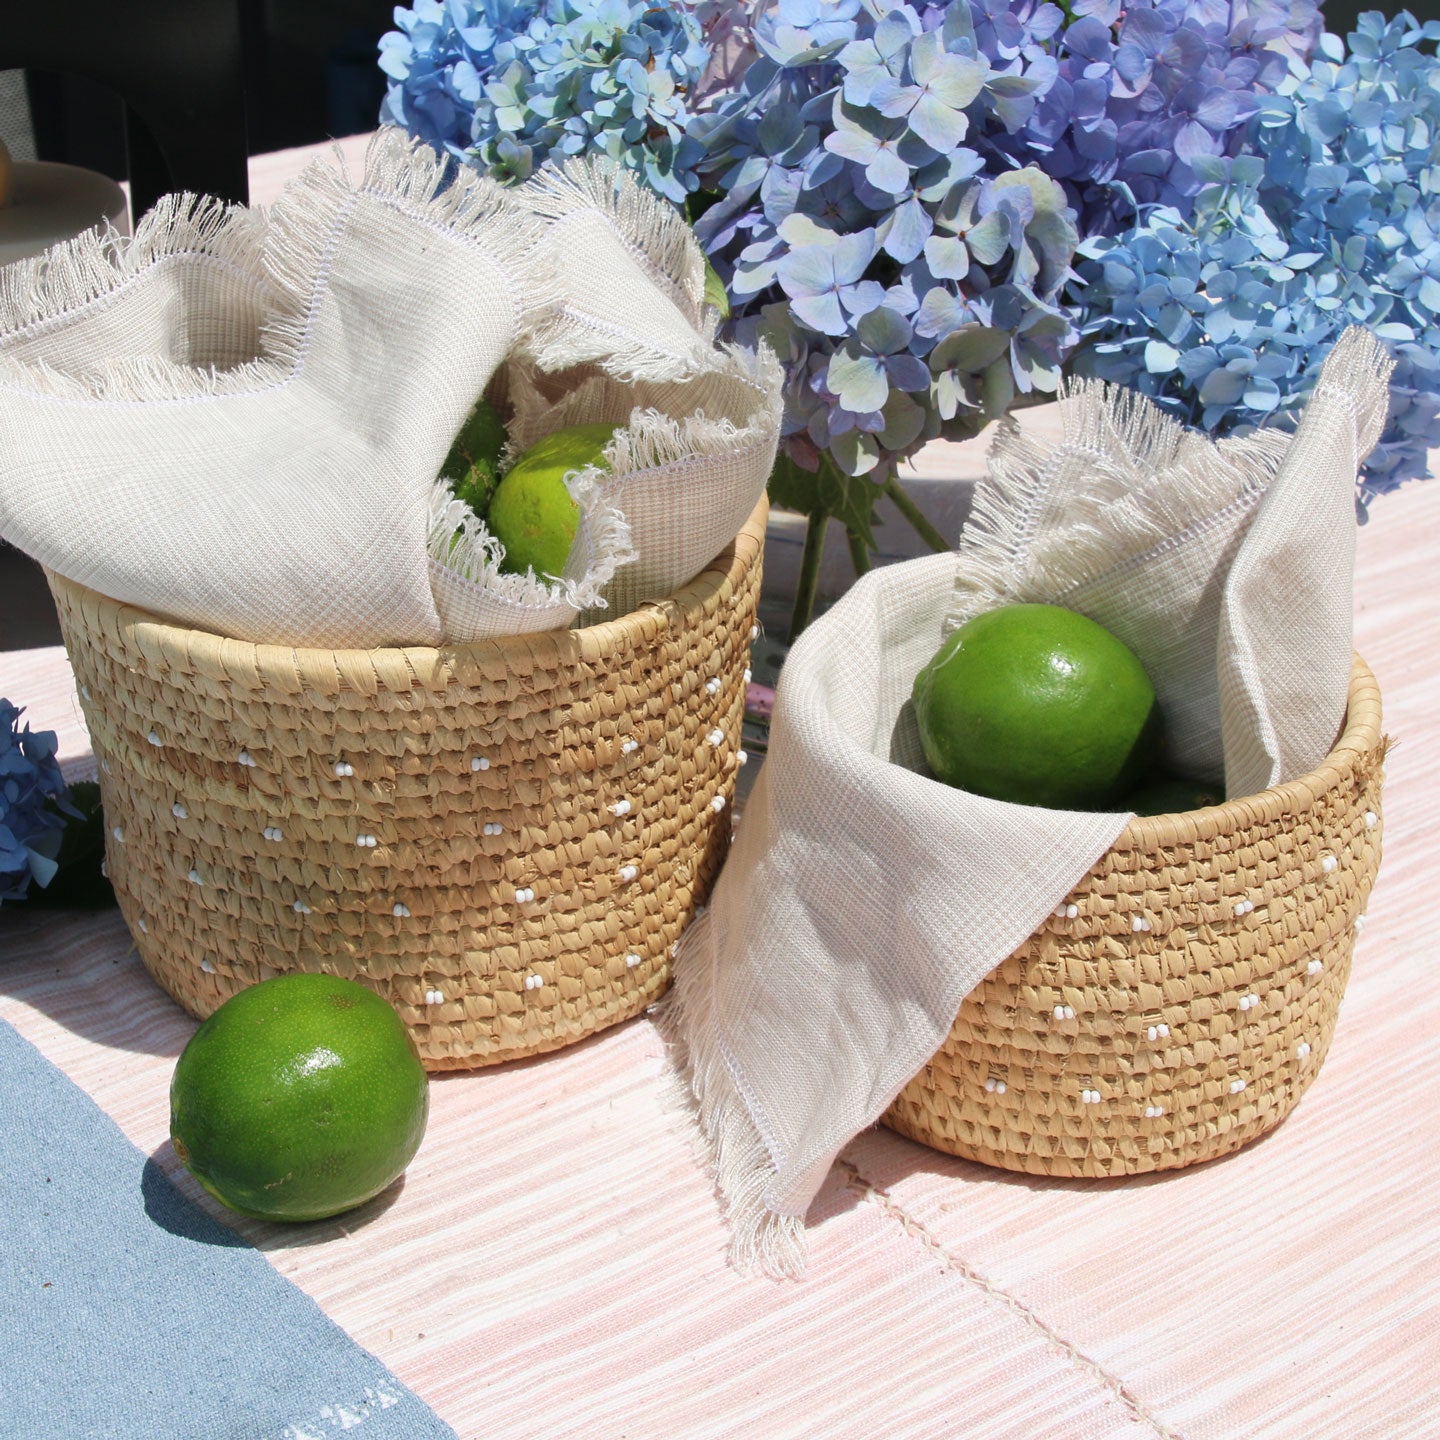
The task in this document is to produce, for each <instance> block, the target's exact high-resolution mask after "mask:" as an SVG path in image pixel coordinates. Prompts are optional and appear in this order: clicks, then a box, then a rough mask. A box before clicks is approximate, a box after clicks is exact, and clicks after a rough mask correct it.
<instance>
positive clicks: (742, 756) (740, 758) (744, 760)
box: [735, 750, 750, 765]
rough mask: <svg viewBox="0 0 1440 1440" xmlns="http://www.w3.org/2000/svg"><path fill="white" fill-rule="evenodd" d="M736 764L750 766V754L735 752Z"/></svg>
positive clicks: (740, 751)
mask: <svg viewBox="0 0 1440 1440" xmlns="http://www.w3.org/2000/svg"><path fill="white" fill-rule="evenodd" d="M735 763H736V764H737V765H748V764H749V763H750V755H749V753H748V752H747V751H745V750H737V751H736V752H735Z"/></svg>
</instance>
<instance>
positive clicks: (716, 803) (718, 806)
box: [710, 795, 725, 815]
mask: <svg viewBox="0 0 1440 1440" xmlns="http://www.w3.org/2000/svg"><path fill="white" fill-rule="evenodd" d="M710 808H711V809H712V810H713V811H714V812H715V813H716V814H717V815H718V814H719V813H720V812H721V811H722V810H723V809H724V808H725V797H724V796H723V795H717V796H716V797H715V798H714V799H713V800H712V801H711V802H710Z"/></svg>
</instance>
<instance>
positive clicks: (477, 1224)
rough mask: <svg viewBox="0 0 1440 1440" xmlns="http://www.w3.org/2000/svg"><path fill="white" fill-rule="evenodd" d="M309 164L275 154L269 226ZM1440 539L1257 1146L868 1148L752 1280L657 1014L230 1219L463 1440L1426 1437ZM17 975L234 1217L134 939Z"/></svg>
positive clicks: (1436, 1176)
mask: <svg viewBox="0 0 1440 1440" xmlns="http://www.w3.org/2000/svg"><path fill="white" fill-rule="evenodd" d="M347 144H348V145H349V148H350V149H351V151H352V152H353V151H354V150H355V148H356V146H355V145H354V143H353V142H347ZM303 158H304V157H303V156H298V157H297V156H295V155H293V154H292V155H287V156H276V157H268V158H267V159H266V160H265V161H262V162H259V163H257V173H256V184H255V189H256V192H257V198H261V199H263V198H265V196H264V194H263V193H262V184H261V181H262V180H263V181H264V182H265V183H266V184H278V183H279V182H280V181H281V180H283V178H284V176H285V175H286V174H288V173H292V172H293V170H294V169H295V168H296V166H297V161H298V160H300V159H303ZM1033 423H1040V424H1043V423H1044V419H1043V416H1039V417H1037V418H1036V420H1035V421H1034V422H1033ZM980 455H981V447H979V446H977V445H975V444H971V445H969V446H953V447H946V446H932V447H930V448H929V449H928V450H927V451H926V453H925V455H924V456H923V457H921V463H922V465H923V467H924V470H925V472H926V473H928V474H939V473H945V472H947V471H948V472H951V473H955V474H964V473H973V467H975V466H976V465H977V464H978V463H980V459H979V457H980ZM1437 458H1440V457H1437ZM1437 533H1440V482H1430V483H1427V484H1422V485H1417V486H1414V487H1412V488H1411V489H1410V490H1408V491H1406V492H1402V493H1401V494H1400V495H1399V496H1396V497H1392V498H1390V499H1386V500H1382V501H1380V502H1379V503H1378V504H1377V505H1376V506H1375V507H1374V519H1373V520H1372V522H1371V523H1370V524H1369V525H1368V526H1367V527H1366V528H1365V529H1364V530H1363V531H1362V532H1361V537H1360V568H1359V574H1358V577H1357V620H1356V628H1357V647H1358V648H1359V649H1360V650H1361V652H1362V653H1363V654H1364V655H1365V657H1366V659H1367V660H1368V661H1369V663H1370V665H1371V667H1372V668H1373V669H1374V671H1375V673H1376V675H1377V677H1378V679H1379V681H1380V685H1381V689H1382V692H1383V693H1384V697H1385V706H1386V728H1387V730H1388V731H1389V732H1390V733H1391V734H1392V735H1393V736H1395V737H1396V739H1397V742H1398V743H1397V744H1396V745H1395V747H1394V749H1393V750H1392V752H1391V757H1390V760H1389V763H1388V767H1387V768H1388V773H1389V783H1388V788H1387V797H1386V857H1385V862H1384V866H1383V869H1382V872H1381V879H1380V883H1379V885H1378V887H1377V889H1376V892H1375V895H1374V899H1373V902H1372V905H1371V909H1370V915H1369V924H1368V926H1367V928H1366V930H1365V933H1364V936H1363V938H1362V940H1361V943H1360V946H1359V948H1358V950H1357V955H1356V961H1355V967H1354V973H1353V976H1352V979H1351V982H1350V987H1349V991H1348V993H1347V997H1346V1000H1345V1004H1344V1006H1343V1008H1342V1011H1341V1016H1340V1023H1339V1028H1338V1031H1337V1034H1336V1037H1335V1041H1334V1044H1333V1046H1332V1048H1331V1051H1330V1054H1329V1057H1328V1059H1327V1061H1326V1064H1325V1067H1324V1070H1323V1071H1322V1073H1321V1074H1320V1076H1319V1077H1318V1078H1317V1080H1316V1081H1315V1083H1314V1085H1313V1087H1312V1088H1311V1090H1310V1091H1309V1093H1308V1094H1307V1096H1306V1097H1305V1099H1304V1100H1303V1101H1302V1103H1301V1104H1300V1106H1299V1108H1298V1109H1297V1110H1296V1112H1295V1114H1294V1115H1293V1116H1292V1117H1291V1118H1290V1119H1289V1120H1288V1121H1287V1122H1286V1123H1285V1124H1284V1125H1282V1126H1281V1127H1280V1128H1279V1129H1278V1130H1277V1131H1276V1132H1274V1133H1273V1134H1272V1135H1271V1136H1269V1137H1267V1138H1266V1139H1264V1140H1262V1141H1260V1142H1258V1143H1256V1144H1254V1145H1252V1146H1251V1147H1250V1148H1249V1149H1247V1150H1244V1151H1242V1152H1240V1153H1239V1154H1238V1155H1235V1156H1232V1157H1230V1158H1228V1159H1226V1160H1223V1161H1220V1162H1217V1163H1215V1164H1213V1165H1210V1166H1206V1167H1201V1168H1199V1169H1196V1170H1193V1171H1187V1172H1181V1173H1178V1174H1173V1175H1167V1176H1159V1177H1156V1176H1151V1177H1142V1178H1139V1179H1135V1180H1129V1181H1064V1182H1044V1181H1040V1180H1036V1179H1031V1178H1027V1177H1019V1176H1012V1175H1007V1174H1004V1173H1002V1172H999V1171H991V1170H987V1169H985V1168H984V1167H981V1166H977V1165H970V1164H966V1163H964V1162H960V1161H955V1160H951V1159H949V1158H947V1157H943V1156H940V1155H937V1154H935V1153H933V1152H931V1151H928V1150H926V1149H924V1148H922V1147H920V1146H918V1145H914V1144H912V1143H911V1142H909V1141H906V1140H902V1139H900V1138H899V1137H897V1136H895V1135H892V1134H890V1133H889V1132H886V1131H873V1132H870V1133H867V1134H865V1135H863V1136H861V1137H860V1138H859V1139H858V1140H856V1141H855V1142H854V1143H853V1144H852V1145H851V1146H850V1147H849V1148H848V1149H847V1150H846V1152H845V1154H844V1155H843V1157H842V1159H841V1162H840V1164H839V1165H837V1167H836V1169H835V1171H834V1172H833V1174H832V1176H831V1179H830V1183H829V1185H828V1186H827V1188H826V1190H825V1191H824V1192H823V1194H822V1196H821V1198H820V1200H819V1202H818V1203H817V1207H816V1210H815V1211H814V1212H813V1213H812V1224H813V1246H812V1258H811V1274H810V1278H809V1279H808V1280H806V1281H805V1282H803V1283H801V1284H775V1283H772V1282H769V1281H763V1280H741V1279H739V1278H737V1277H736V1276H734V1275H733V1274H731V1273H730V1272H729V1271H728V1270H727V1269H726V1268H725V1264H724V1247H725V1234H724V1231H723V1229H722V1227H721V1224H720V1221H719V1218H718V1214H717V1210H716V1206H715V1201H714V1196H713V1194H712V1191H711V1188H710V1186H709V1184H708V1182H707V1181H706V1179H705V1177H704V1175H703V1173H702V1172H701V1170H700V1169H699V1168H698V1166H697V1163H696V1160H695V1157H694V1155H693V1153H692V1151H691V1149H690V1147H689V1140H688V1137H687V1135H686V1134H685V1132H684V1130H683V1129H682V1128H681V1127H680V1126H679V1125H678V1124H677V1121H676V1119H675V1117H674V1116H672V1115H671V1114H669V1113H668V1112H667V1110H666V1107H665V1103H664V1095H663V1087H662V1084H661V1064H660V1059H661V1057H660V1045H659V1041H658V1039H657V1037H656V1035H655V1033H654V1031H653V1029H652V1028H651V1026H650V1025H649V1023H648V1022H646V1021H644V1020H639V1021H635V1022H632V1023H630V1024H628V1025H625V1026H622V1027H620V1028H619V1029H618V1030H614V1031H611V1032H609V1033H607V1034H605V1035H602V1036H599V1037H596V1038H594V1039H592V1040H590V1041H588V1042H586V1043H585V1044H583V1045H580V1046H577V1047H575V1048H574V1049H572V1050H569V1051H564V1052H561V1053H559V1054H557V1055H554V1056H550V1057H543V1058H540V1059H537V1060H533V1061H525V1062H520V1063H518V1064H515V1065H511V1066H506V1067H503V1068H500V1069H496V1070H492V1071H482V1072H478V1073H476V1074H471V1075H456V1076H446V1077H443V1078H438V1077H437V1079H436V1080H435V1083H434V1085H433V1087H432V1107H433V1109H432V1119H431V1124H430V1130H429V1133H428V1135H427V1137H426V1141H425V1144H424V1147H423V1148H422V1150H421V1152H420V1154H419V1156H418V1157H417V1159H416V1161H415V1163H414V1165H412V1167H411V1169H410V1171H409V1174H408V1175H407V1177H406V1180H405V1183H404V1185H403V1188H401V1189H400V1190H399V1191H398V1193H392V1194H390V1195H387V1196H384V1197H381V1199H380V1201H378V1202H374V1203H372V1205H371V1206H369V1207H366V1208H365V1209H364V1210H362V1211H360V1212H357V1213H356V1214H354V1215H351V1216H348V1217H341V1218H340V1219H338V1220H336V1221H332V1222H328V1223H326V1224H324V1225H320V1226H315V1227H308V1228H307V1229H306V1230H305V1231H304V1232H302V1233H299V1234H297V1232H294V1231H288V1230H285V1229H283V1228H280V1227H274V1226H267V1225H263V1224H258V1223H254V1222H246V1221H238V1220H237V1218H236V1217H233V1216H227V1217H226V1218H227V1220H228V1221H229V1222H230V1223H232V1224H236V1225H237V1228H241V1229H242V1230H243V1232H244V1233H245V1234H246V1235H247V1236H248V1238H250V1239H251V1240H252V1241H253V1242H254V1243H255V1244H257V1245H258V1246H259V1247H260V1248H261V1249H262V1250H264V1251H265V1252H266V1253H267V1254H268V1256H269V1258H270V1259H271V1261H272V1263H273V1264H274V1265H275V1266H276V1268H277V1269H278V1270H279V1271H280V1272H281V1273H283V1274H284V1275H286V1276H288V1277H289V1278H290V1279H292V1280H293V1281H294V1282H295V1283H296V1284H297V1285H299V1286H300V1287H301V1288H302V1289H304V1290H305V1291H307V1292H308V1293H309V1294H310V1295H311V1296H313V1297H314V1298H315V1299H316V1300H317V1301H318V1302H319V1303H320V1304H321V1305H322V1306H323V1307H324V1309H325V1310H326V1312H327V1313H328V1314H329V1315H330V1316H331V1317H332V1318H333V1319H335V1320H336V1321H337V1322H338V1323H339V1324H341V1325H342V1326H344V1327H345V1328H346V1329H347V1330H348V1331H349V1332H350V1333H351V1334H352V1335H353V1336H354V1337H355V1338H356V1339H357V1340H358V1341H359V1342H360V1343H361V1344H362V1345H364V1346H366V1347H367V1348H368V1349H370V1350H371V1351H373V1352H374V1353H375V1354H376V1355H377V1356H378V1357H379V1358H380V1359H381V1360H383V1361H384V1362H385V1363H386V1364H387V1365H388V1366H390V1367H391V1368H392V1369H393V1370H394V1372H395V1373H396V1374H397V1375H398V1376H399V1377H400V1378H401V1379H403V1380H404V1381H405V1382H406V1383H407V1384H408V1385H410V1386H411V1387H413V1388H414V1389H415V1391H416V1392H417V1393H418V1394H419V1395H420V1396H421V1397H422V1398H424V1399H425V1400H427V1401H428V1402H429V1403H430V1404H431V1405H432V1406H434V1408H435V1409H436V1411H437V1412H438V1413H439V1414H440V1415H441V1417H442V1418H444V1419H445V1420H447V1421H449V1423H450V1424H452V1425H453V1426H454V1427H455V1428H456V1430H457V1432H458V1433H459V1434H460V1435H461V1436H462V1437H466V1440H470V1437H476V1440H479V1437H485V1440H492V1437H493V1440H502V1437H503V1440H510V1437H513V1440H532V1437H546V1440H549V1437H563V1436H576V1437H580V1436H584V1437H611V1436H626V1437H629V1440H652V1437H653V1440H662V1437H684V1440H709V1437H715V1440H720V1437H731V1436H740V1435H744V1436H747V1437H756V1440H783V1437H797V1440H798V1437H811V1436H825V1437H832V1440H846V1437H856V1440H859V1437H886V1440H890V1437H894V1440H901V1437H917V1440H920V1437H941V1436H965V1437H979V1440H1072V1437H1073V1440H1082V1437H1107V1440H1108V1437H1121V1436H1126V1437H1128V1436H1156V1437H1183V1440H1241V1437H1244V1440H1250V1437H1263V1440H1291V1437H1294V1440H1301V1437H1305V1440H1330V1437H1335V1440H1351V1437H1354V1440H1359V1437H1376V1440H1410V1437H1416V1440H1419V1437H1440V1401H1437V1399H1436V1398H1435V1395H1434V1389H1435V1379H1434V1377H1435V1376H1437V1375H1440V1303H1437V1302H1440V1244H1437V1241H1440V1202H1437V1199H1436V1196H1437V1195H1440V1120H1437V1117H1436V1110H1435V1097H1436V1096H1437V1095H1440V1047H1437V1046H1436V1044H1435V1036H1436V1035H1437V1034H1440V986H1437V985H1436V984H1435V982H1434V980H1433V978H1432V961H1431V956H1432V954H1433V951H1434V941H1433V939H1432V932H1433V928H1434V920H1433V919H1432V916H1433V915H1434V913H1436V910H1437V904H1436V900H1435V898H1434V891H1435V887H1434V885H1433V884H1432V880H1431V875H1432V866H1433V865H1434V863H1435V861H1436V859H1437V858H1440V847H1437V845H1436V843H1435V842H1434V840H1433V839H1432V838H1431V834H1430V828H1429V825H1428V820H1429V816H1430V815H1431V813H1432V812H1433V811H1434V809H1435V807H1436V803H1437V801H1440V760H1437V750H1436V736H1437V727H1436V724H1435V722H1434V720H1433V718H1432V717H1433V713H1434V711H1435V708H1436V706H1437V704H1440V679H1437V676H1436V665H1435V656H1436V648H1437V647H1436V641H1437V630H1436V624H1435V620H1434V610H1435V603H1436V597H1437V587H1436V584H1435V579H1434V577H1435V571H1436V566H1437V560H1440V556H1437V553H1436V551H1435V542H1434V540H1433V538H1432V537H1434V536H1435V535H1436V534H1437ZM0 694H5V695H8V696H9V697H10V698H11V699H13V700H15V701H16V702H17V703H21V704H25V705H28V707H29V718H30V719H31V720H32V721H33V722H34V723H35V724H36V725H37V726H40V727H53V728H56V729H58V730H59V731H60V732H61V736H62V748H63V752H64V753H66V754H68V755H70V756H74V757H78V756H81V755H83V754H84V753H85V750H86V746H87V742H86V740H85V736H84V728H83V725H82V724H81V722H80V718H79V708H78V704H77V702H76V700H75V697H74V694H73V688H72V686H71V682H70V677H69V671H68V666H67V665H66V662H65V659H64V656H63V653H62V652H58V651H53V650H46V651H28V652H24V651H22V652H14V653H10V654H4V655H0ZM0 955H3V963H0V1016H3V1017H4V1018H5V1019H6V1020H8V1021H9V1022H10V1023H11V1024H13V1025H15V1026H16V1028H17V1029H19V1030H20V1032H21V1033H22V1034H23V1035H25V1036H26V1037H27V1038H28V1039H30V1040H31V1041H32V1042H33V1043H34V1044H35V1045H37V1046H38V1047H39V1048H40V1049H41V1051H42V1052H43V1053H44V1054H45V1055H46V1056H47V1057H48V1058H49V1059H50V1060H52V1061H53V1062H54V1063H55V1064H57V1065H59V1066H60V1067H61V1068H62V1069H63V1070H65V1071H66V1072H67V1073H68V1074H69V1075H70V1076H71V1077H72V1078H73V1079H74V1080H75V1081H76V1082H77V1083H78V1084H80V1085H81V1086H82V1087H83V1088H84V1089H85V1090H87V1091H88V1092H89V1093H90V1094H91V1095H92V1096H93V1097H94V1098H95V1099H96V1101H97V1102H98V1103H99V1104H100V1105H101V1106H102V1107H103V1108H104V1109H105V1110H106V1111H107V1112H108V1113H109V1114H110V1115H111V1116H112V1117H113V1118H114V1119H115V1120H116V1122H117V1123H118V1124H119V1125H120V1126H121V1128H122V1129H123V1130H124V1131H125V1133H126V1134H127V1135H128V1136H129V1137H130V1138H131V1140H132V1141H134V1142H135V1143H136V1144H137V1145H139V1146H140V1147H141V1148H142V1149H143V1150H145V1151H147V1152H151V1153H153V1154H154V1156H155V1158H156V1160H157V1161H158V1162H159V1163H160V1164H161V1165H162V1166H163V1167H164V1168H165V1170H166V1171H167V1172H168V1173H170V1174H172V1175H174V1176H175V1177H176V1178H177V1180H178V1182H179V1183H180V1184H181V1185H182V1186H183V1187H184V1188H185V1190H186V1192H187V1193H188V1194H189V1195H191V1196H192V1198H195V1199H196V1200H197V1202H198V1203H201V1204H203V1205H205V1206H206V1207H207V1208H209V1209H211V1210H212V1212H215V1207H214V1205H213V1202H210V1201H209V1199H208V1197H206V1196H204V1195H203V1193H202V1192H200V1191H199V1189H198V1187H197V1186H195V1185H194V1184H193V1183H191V1182H190V1181H189V1179H188V1177H187V1176H186V1175H185V1173H184V1171H183V1169H181V1167H179V1166H178V1164H177V1162H176V1160H175V1157H174V1154H173V1152H172V1151H171V1150H170V1147H169V1144H168V1140H167V1134H168V1124H167V1122H168V1109H167V1087H168V1083H169V1076H170V1070H171V1067H172V1066H173V1063H174V1060H175V1057H176V1056H177V1055H178V1053H179V1051H180V1048H181V1047H182V1046H183V1044H184V1042H185V1040H186V1038H187V1037H188V1035H189V1034H190V1032H191V1031H192V1029H193V1028H194V1027H193V1022H192V1021H190V1020H189V1019H188V1018H187V1017H186V1016H185V1015H184V1014H183V1013H182V1012H181V1011H180V1010H179V1009H178V1008H177V1007H176V1006H175V1005H174V1004H173V1003H172V1002H171V1001H169V1000H168V999H167V998H166V997H165V996H164V995H163V994H162V993H161V992H160V991H159V990H158V989H157V988H156V987H155V986H154V985H153V984H152V983H151V981H150V980H149V979H148V977H147V976H146V975H145V974H144V972H143V970H142V969H141V968H140V966H139V963H138V960H137V959H136V957H135V955H134V953H133V951H132V950H131V949H130V946H129V939H128V936H127V934H126V932H125V930H124V927H123V925H122V924H121V923H120V921H119V919H118V917H116V916H115V915H113V914H111V915H104V916H100V917H91V918H85V919H64V920H57V919H56V918H54V917H47V916H44V915H42V914H41V913H40V912H33V913H31V912H27V911H26V910H25V909H24V908H23V907H12V908H10V909H7V910H5V911H4V912H3V913H0Z"/></svg>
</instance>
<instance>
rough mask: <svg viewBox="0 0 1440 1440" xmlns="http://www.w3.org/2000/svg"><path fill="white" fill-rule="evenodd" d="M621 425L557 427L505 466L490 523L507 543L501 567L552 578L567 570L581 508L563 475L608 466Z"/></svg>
mask: <svg viewBox="0 0 1440 1440" xmlns="http://www.w3.org/2000/svg"><path fill="white" fill-rule="evenodd" d="M617 428H618V427H617V426H615V425H572V426H571V427H570V428H569V429H567V430H557V431H555V433H554V434H553V435H547V436H546V437H545V438H544V439H543V440H537V441H536V442H535V444H533V445H532V446H531V447H530V448H529V449H528V450H527V451H526V452H525V453H524V454H523V455H522V456H521V457H520V458H519V459H518V460H517V461H516V462H515V463H514V464H513V465H512V466H511V467H510V469H509V470H508V471H506V473H505V478H504V479H503V480H501V482H500V484H499V486H498V487H497V489H496V491H495V498H494V499H493V500H492V501H491V502H490V514H489V516H488V518H487V522H486V523H487V525H488V526H489V529H490V533H491V534H492V535H493V536H495V538H496V539H497V540H499V541H500V543H501V544H502V545H503V546H504V547H505V561H504V563H503V564H502V565H501V567H500V568H501V569H502V570H504V571H506V572H507V573H510V574H516V575H523V574H524V573H525V572H526V571H527V570H533V571H534V572H535V574H536V575H538V576H540V577H541V578H550V579H555V578H558V577H559V576H560V575H562V574H563V573H564V571H565V562H566V560H567V559H569V557H570V547H571V545H573V544H574V543H575V532H576V530H578V529H579V527H580V507H579V506H578V505H577V504H576V503H575V501H574V500H572V499H571V498H570V491H569V489H568V488H567V487H566V485H565V477H566V476H567V475H570V474H573V473H574V472H575V471H576V470H584V469H585V468H586V467H587V466H590V465H599V466H601V467H602V468H605V453H604V452H605V447H606V445H608V444H609V443H610V437H611V436H612V435H614V433H615V431H616V429H617Z"/></svg>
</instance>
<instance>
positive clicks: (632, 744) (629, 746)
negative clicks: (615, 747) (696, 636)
mask: <svg viewBox="0 0 1440 1440" xmlns="http://www.w3.org/2000/svg"><path fill="white" fill-rule="evenodd" d="M639 748H640V742H639V741H638V740H637V739H636V738H635V737H634V736H633V735H627V736H626V737H625V738H624V739H623V740H622V741H621V742H620V753H621V754H622V755H633V754H634V753H635V752H636V751H637V750H638V749H639Z"/></svg>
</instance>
